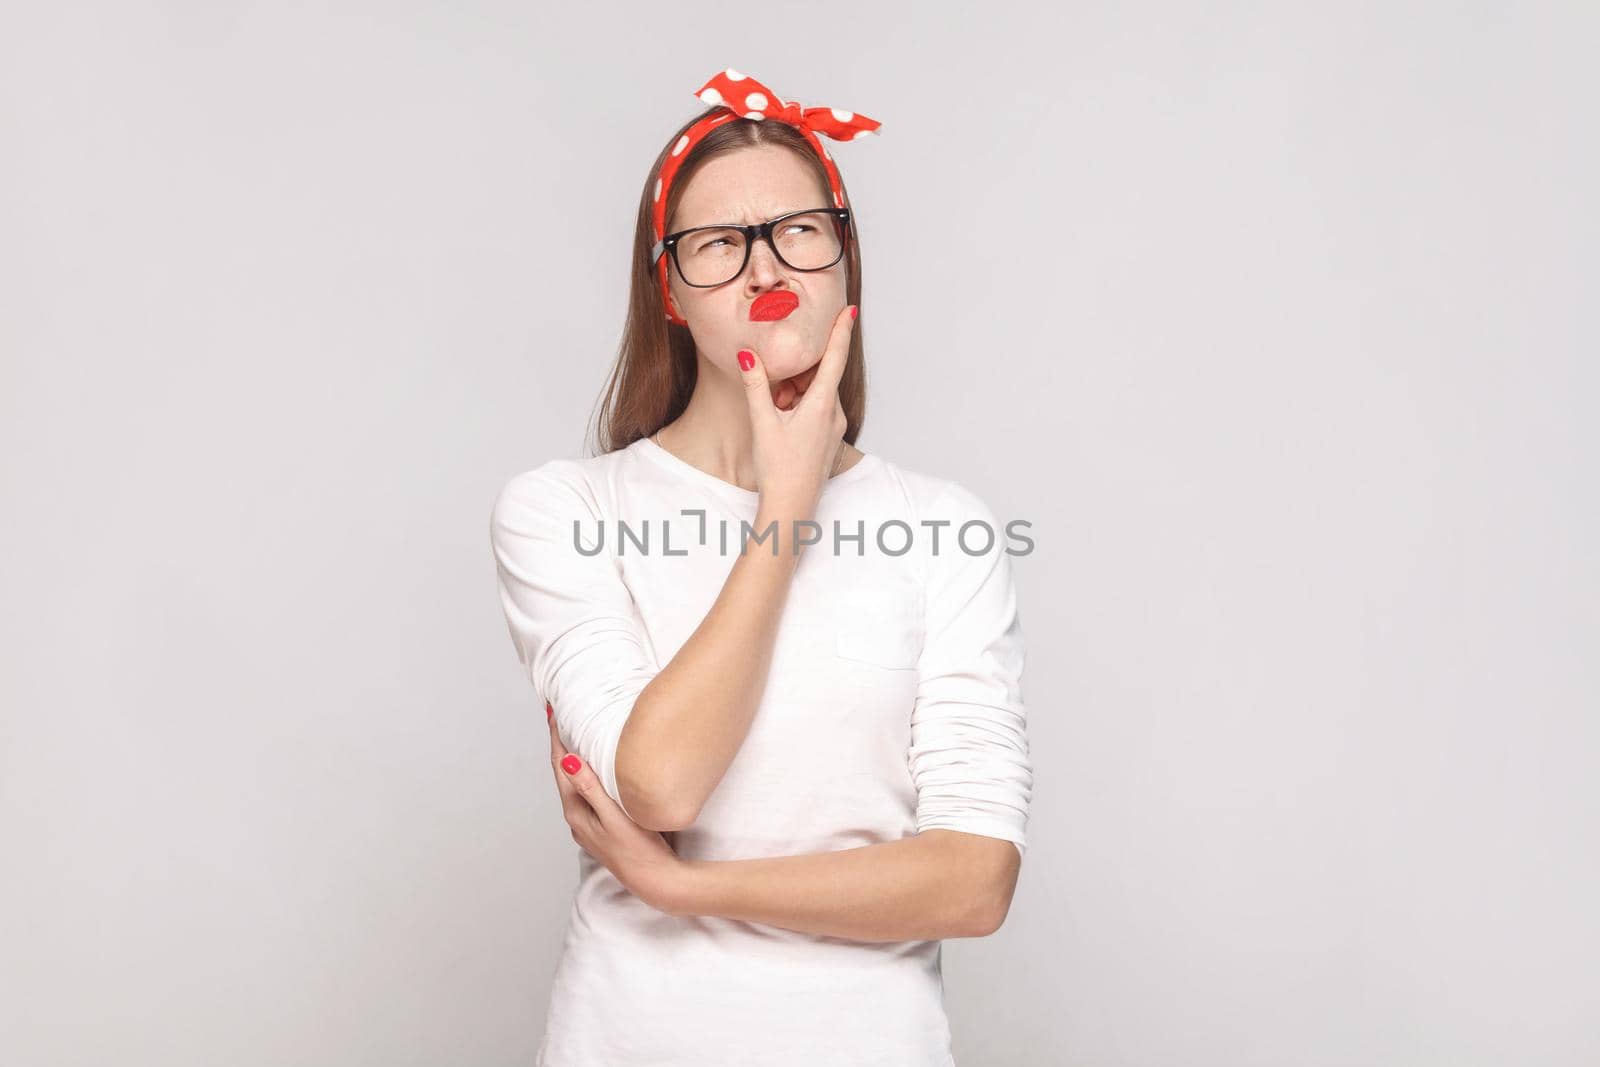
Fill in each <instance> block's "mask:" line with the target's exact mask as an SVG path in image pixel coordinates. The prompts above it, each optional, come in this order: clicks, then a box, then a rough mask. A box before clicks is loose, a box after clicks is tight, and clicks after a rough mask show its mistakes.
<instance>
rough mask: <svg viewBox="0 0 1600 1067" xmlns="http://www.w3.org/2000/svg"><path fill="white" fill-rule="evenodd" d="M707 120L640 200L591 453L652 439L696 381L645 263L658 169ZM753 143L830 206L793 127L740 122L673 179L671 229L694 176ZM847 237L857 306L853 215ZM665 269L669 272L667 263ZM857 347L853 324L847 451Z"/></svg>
mask: <svg viewBox="0 0 1600 1067" xmlns="http://www.w3.org/2000/svg"><path fill="white" fill-rule="evenodd" d="M704 114H705V113H702V114H701V115H696V116H695V117H694V118H692V119H690V120H689V121H688V122H685V123H684V124H683V125H682V126H681V127H679V128H678V130H677V131H676V132H674V133H673V135H672V136H671V137H669V138H667V142H666V144H665V145H664V146H663V147H662V149H661V153H660V155H658V156H657V157H656V162H655V165H654V166H653V167H651V168H650V173H649V175H648V176H647V177H646V178H645V182H644V190H643V191H642V192H641V193H640V195H639V217H638V221H637V222H636V224H635V225H634V231H633V277H632V282H631V286H630V292H629V295H628V318H627V321H626V323H625V324H624V326H623V333H622V345H621V347H620V348H619V350H618V352H617V360H616V363H615V364H613V366H612V368H611V376H610V379H609V380H608V381H607V382H606V388H605V392H604V393H603V394H602V396H601V398H600V403H599V405H598V408H597V414H598V418H597V420H596V422H595V425H594V429H593V438H592V440H593V443H594V445H595V447H596V449H597V452H596V454H603V453H607V452H614V451H616V450H617V449H619V448H626V447H627V446H628V445H631V444H632V443H633V442H635V441H637V440H638V439H639V438H641V437H648V436H649V435H651V434H653V433H655V432H656V431H657V430H659V429H660V428H661V427H663V426H665V425H666V424H667V423H669V422H671V421H672V420H673V419H675V418H677V417H678V416H679V415H680V414H682V412H683V410H684V408H685V407H687V406H688V404H689V397H690V395H691V394H692V393H693V392H694V385H695V378H696V376H697V374H698V373H699V367H698V365H697V364H696V362H695V346H694V337H693V336H692V335H691V334H690V333H689V328H688V327H687V326H679V325H677V324H675V323H671V322H668V321H667V309H666V306H665V303H664V301H663V298H662V293H661V283H660V279H659V276H658V275H657V273H656V266H655V264H654V263H652V262H651V261H650V248H651V246H652V245H654V244H655V230H654V228H653V226H652V224H651V209H652V208H653V207H654V203H653V201H652V200H651V197H652V195H653V193H654V191H655V184H656V178H657V177H658V176H659V175H660V173H661V165H662V164H663V163H665V162H666V160H667V158H668V149H669V148H670V147H671V146H672V145H674V144H676V143H677V141H678V138H679V137H680V136H682V135H683V134H684V133H685V132H686V131H687V130H688V129H689V127H690V126H692V125H694V124H695V123H696V122H698V121H699V120H700V119H701V118H702V117H703V116H704ZM756 145H778V146H781V147H783V148H787V149H789V150H790V151H792V152H794V153H795V155H797V156H798V157H799V158H800V159H801V160H802V161H803V162H804V163H805V164H806V165H807V166H808V167H810V168H811V171H812V172H813V173H814V174H815V175H816V179H817V184H818V188H819V189H820V190H821V192H822V194H823V201H824V202H825V203H829V204H831V203H832V200H833V197H832V193H831V190H830V188H829V185H828V173H827V171H826V170H825V169H824V167H823V165H822V160H821V159H819V158H818V157H817V154H816V150H815V149H813V148H812V147H811V145H810V143H809V142H808V141H806V139H805V138H804V137H803V136H802V135H801V134H800V132H799V131H798V130H797V129H795V128H794V127H793V126H791V125H789V124H788V123H786V122H779V121H775V120H756V119H745V118H739V119H734V120H733V121H731V122H725V123H723V124H722V125H720V126H717V127H715V128H714V129H712V130H711V132H710V133H708V134H707V135H706V136H705V137H704V138H702V139H701V140H700V142H699V143H698V144H696V145H695V147H694V149H693V151H692V152H690V154H689V156H688V157H687V158H685V159H684V161H683V164H682V166H681V167H680V168H679V170H678V173H677V175H676V176H675V177H674V178H673V180H672V187H671V188H670V189H668V190H667V215H666V217H667V220H668V229H669V231H670V228H671V220H672V216H673V213H674V211H676V209H677V205H678V201H679V200H680V199H681V198H682V195H683V191H684V190H685V189H686V188H688V185H689V180H690V179H691V178H692V177H694V175H695V172H696V171H698V170H699V169H700V168H701V167H702V166H704V165H705V164H706V163H707V162H708V161H709V160H712V159H715V158H716V157H717V156H721V155H726V154H727V153H729V152H736V151H738V150H740V149H742V148H749V147H753V146H756ZM839 185H840V188H841V189H843V190H844V206H845V207H849V206H850V193H849V190H848V189H845V188H844V178H843V176H841V177H840V179H839ZM849 236H850V240H849V248H848V249H847V250H846V251H845V269H846V272H847V273H846V281H845V294H846V297H845V298H846V300H847V302H848V303H851V304H855V305H857V306H859V305H860V303H861V249H860V241H859V240H858V237H857V227H856V219H855V216H854V215H852V216H851V218H850V231H849ZM668 254H669V255H670V253H668ZM668 269H669V270H670V269H672V268H671V265H670V264H669V265H668ZM862 349H863V346H862V343H861V329H860V326H859V325H857V327H856V328H855V329H854V330H853V331H852V332H851V335H850V353H849V358H848V360H847V361H846V363H845V368H844V374H843V375H842V376H841V377H840V379H839V402H840V404H841V405H842V406H843V407H844V413H845V418H846V421H847V425H846V428H845V432H844V439H845V440H846V441H848V442H849V443H850V444H852V445H854V444H855V443H856V437H857V436H858V435H859V434H860V433H861V424H862V422H863V421H864V420H865V418H866V404H867V400H866V373H865V369H864V367H863V365H862V359H863V354H862Z"/></svg>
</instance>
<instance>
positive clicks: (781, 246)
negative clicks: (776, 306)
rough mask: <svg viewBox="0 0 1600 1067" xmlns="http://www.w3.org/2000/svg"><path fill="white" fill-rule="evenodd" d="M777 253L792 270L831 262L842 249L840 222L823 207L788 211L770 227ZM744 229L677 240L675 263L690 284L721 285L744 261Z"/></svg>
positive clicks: (703, 232)
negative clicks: (800, 212) (811, 209)
mask: <svg viewBox="0 0 1600 1067" xmlns="http://www.w3.org/2000/svg"><path fill="white" fill-rule="evenodd" d="M772 243H773V244H774V245H775V246H776V247H777V251H778V256H779V257H780V258H781V259H782V260H783V261H784V262H785V263H787V264H788V265H789V266H790V267H793V268H794V269H795V270H821V269H822V268H823V267H827V266H831V265H832V264H833V263H834V262H835V261H837V260H838V259H839V257H840V254H841V252H842V251H843V250H844V226H843V224H842V223H840V221H839V219H838V218H837V217H836V216H833V215H830V214H828V213H827V212H826V211H813V212H805V213H803V214H799V215H791V216H790V217H789V218H786V219H784V220H783V221H782V222H780V223H778V224H777V225H776V226H774V227H773V228H772ZM744 257H745V235H744V231H742V230H736V229H732V228H731V227H730V228H726V229H724V228H720V227H717V228H712V229H707V230H696V231H694V232H693V233H690V234H685V235H684V236H683V237H682V238H681V239H680V240H679V241H678V266H679V269H681V270H682V271H683V280H684V281H686V282H688V283H689V284H690V285H700V286H711V285H721V284H722V283H723V282H726V281H729V280H731V279H732V278H733V277H734V276H735V275H737V274H738V273H739V269H740V268H741V267H742V266H743V265H744Z"/></svg>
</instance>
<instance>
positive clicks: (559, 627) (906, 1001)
mask: <svg viewBox="0 0 1600 1067" xmlns="http://www.w3.org/2000/svg"><path fill="white" fill-rule="evenodd" d="M759 502H760V494H759V493H756V492H753V491H751V490H747V489H742V488H740V487H739V486H736V485H732V484H730V483H728V482H725V481H723V480H722V479H720V478H717V477H716V476H714V475H712V474H709V473H707V472H705V471H702V470H700V469H699V468H697V467H694V466H692V465H691V464H689V463H687V462H685V461H684V460H682V459H679V458H678V457H677V456H675V455H673V454H672V453H670V452H668V451H666V450H665V449H664V448H662V447H661V446H660V445H658V444H656V443H655V442H654V441H652V440H650V439H649V438H643V439H640V440H638V441H636V442H634V443H633V444H632V445H629V446H628V447H626V448H623V449H618V450H616V451H614V452H611V453H608V454H606V455H602V456H596V457H593V458H587V459H578V460H574V459H554V460H551V461H549V462H547V463H545V464H544V465H543V466H541V467H538V468H535V469H533V470H530V471H526V472H524V473H522V474H519V475H517V476H515V477H514V478H512V479H511V480H510V481H509V482H508V483H507V484H506V485H505V487H504V488H503V489H502V490H501V492H500V494H499V496H498V497H497V498H496V500H495V504H494V509H493V514H492V517H491V523H490V526H491V543H492V547H493V550H494V554H495V561H496V566H497V571H498V574H499V582H500V596H501V605H502V607H503V608H504V611H505V615H506V619H507V622H508V623H509V625H510V629H511V637H512V640H513V642H514V643H515V646H516V650H517V655H518V657H519V659H520V660H521V662H522V664H523V666H524V668H525V669H526V670H527V672H528V675H529V678H530V680H531V681H532V683H533V686H534V689H535V690H536V693H537V695H538V697H539V707H540V710H541V711H542V710H543V704H544V702H545V701H549V702H550V704H551V705H552V706H553V707H554V708H555V719H556V724H557V729H558V731H559V733H560V736H561V739H562V742H563V744H565V745H566V747H567V748H568V749H569V750H570V751H572V752H575V753H577V754H578V755H579V756H580V757H582V758H583V760H584V761H585V762H586V763H588V764H589V765H590V766H592V767H593V768H594V769H595V772H596V773H597V774H598V775H599V778H600V781H601V782H602V783H603V785H604V786H605V789H606V792H607V793H609V794H610V795H611V797H612V798H613V799H615V800H617V801H618V803H619V804H620V803H621V798H620V796H619V795H618V792H617V780H616V752H617V741H618V738H619V737H620V736H621V734H622V728H623V724H624V722H625V721H626V720H627V717H628V714H629V712H630V711H631V710H632V707H633V703H634V701H635V699H637V697H638V695H639V692H640V690H642V689H643V688H644V686H645V684H646V683H647V682H649V680H650V679H651V678H652V677H654V676H655V674H656V673H657V671H658V670H659V669H660V667H661V666H662V665H664V664H666V663H669V662H671V660H672V657H673V656H674V655H675V654H676V653H677V651H678V649H679V648H681V647H682V646H683V644H684V642H685V641H687V640H688V638H689V636H690V635H691V634H692V633H693V632H694V630H695V628H696V627H698V626H699V625H700V623H701V621H702V620H703V619H704V618H705V615H706V613H707V611H709V610H710V608H711V606H712V604H713V602H714V601H715V600H716V598H717V596H718V594H719V593H720V592H721V589H722V586H723V584H724V582H725V581H726V580H727V577H728V572H729V570H730V569H731V568H732V567H733V564H734V562H735V561H736V560H737V559H738V552H739V546H740V544H741V543H742V535H743V534H744V533H745V532H746V531H747V530H749V531H751V532H750V534H749V539H750V543H749V545H748V547H747V548H746V551H749V552H768V553H770V552H771V551H772V542H771V539H770V538H769V539H768V541H766V542H764V543H761V542H756V541H755V540H754V538H755V537H756V536H758V535H759V534H760V533H761V531H759V530H753V524H754V522H755V519H756V512H757V507H758V505H759ZM683 509H702V510H703V512H704V514H703V515H700V514H688V515H685V514H682V511H683ZM574 520H577V524H578V525H577V529H578V537H579V539H580V540H581V543H582V545H583V547H584V549H585V550H595V549H596V545H597V540H598V539H599V538H601V537H602V536H603V539H604V540H603V544H601V545H600V547H599V548H598V550H595V551H593V554H585V552H584V551H580V550H579V548H578V546H577V545H575V543H574ZM619 520H620V522H621V525H622V526H625V527H626V531H623V530H621V529H620V528H619ZM896 520H897V521H896ZM939 520H948V525H943V526H937V525H924V523H937V522H938V521H939ZM974 520H978V521H977V522H974ZM814 521H815V522H816V523H817V527H816V528H812V527H802V531H801V532H802V535H803V536H808V537H813V538H820V539H819V540H817V541H815V543H812V544H811V545H810V546H809V547H807V548H806V549H805V550H804V552H803V554H802V556H801V558H800V562H799V563H798V565H797V566H796V569H795V573H794V577H793V580H792V584H791V586H790V590H789V595H788V600H787V601H786V603H785V606H784V609H783V616H782V619H781V621H780V623H779V629H778V633H777V637H776V640H775V643H774V647H773V653H772V660H771V667H770V670H769V673H768V676H767V682H766V687H765V689H764V691H763V693H762V697H761V703H760V706H759V707H758V708H757V709H756V711H755V715H754V718H753V720H752V723H751V726H750V730H749V732H748V734H747V735H746V737H745V740H744V742H743V745H742V746H741V748H740V750H739V753H738V755H737V756H736V757H735V758H734V760H733V763H732V764H731V765H730V766H729V768H728V771H727V773H726V774H725V775H724V776H723V778H722V781H721V782H720V783H718V785H717V787H716V789H715V791H714V792H713V793H712V794H711V796H710V797H709V799H708V800H707V802H706V803H705V805H704V806H703V808H702V809H701V811H700V815H699V818H698V819H697V820H696V822H695V823H694V824H693V825H692V826H689V827H687V828H685V829H682V830H679V831H677V832H676V833H675V834H673V835H669V837H668V840H669V841H671V842H672V845H673V848H674V851H676V852H677V854H678V855H679V856H682V857H685V858H692V859H705V860H733V859H749V858H755V857H769V856H789V855H797V854H801V853H812V852H831V851H838V850H841V849H848V848H856V847H858V846H863V845H871V844H875V843H878V842H882V841H893V840H897V839H900V838H903V837H908V836H911V835H913V834H916V833H919V832H921V831H923V830H927V829H932V828H936V827H940V828H947V829H951V830H962V831H966V832H967V833H973V834H982V835H986V836H990V837H996V838H1003V839H1005V840H1008V841H1012V842H1014V843H1015V844H1016V847H1017V849H1018V850H1019V851H1025V850H1026V840H1025V838H1024V830H1025V828H1026V824H1027V816H1028V807H1029V801H1030V798H1031V795H1032V785H1033V776H1032V767H1031V763H1030V760H1029V755H1028V740H1027V731H1026V714H1025V710H1024V707H1023V702H1022V694H1021V688H1020V680H1021V675H1022V669H1023V643H1022V631H1021V626H1020V622H1019V619H1018V612H1017V604H1016V595H1015V590H1014V588H1013V584H1012V571H1011V561H1010V557H1009V555H1008V553H1007V548H1008V547H1009V548H1010V549H1011V550H1013V551H1018V552H1020V551H1025V550H1026V547H1027V544H1028V542H1027V540H1026V535H1025V534H1017V535H1008V531H1007V529H1006V528H1005V526H1004V525H1003V524H1002V523H1001V522H1000V521H999V520H997V519H996V518H995V516H994V514H993V513H992V512H991V511H990V510H989V509H988V508H987V507H986V506H985V505H984V503H983V502H982V501H981V500H980V499H979V498H978V497H977V496H976V495H974V494H973V493H972V492H970V491H969V490H967V489H966V488H965V487H963V486H961V485H960V484H958V483H956V482H953V481H950V480H948V479H942V478H936V477H933V476H930V475H926V474H921V473H918V472H915V471H910V470H906V469H904V468H901V467H899V466H897V465H896V464H893V463H891V462H889V461H888V460H885V459H883V458H881V457H879V456H877V455H876V454H874V453H867V454H865V455H864V456H863V458H862V459H861V460H859V461H858V462H857V463H856V465H855V466H853V467H851V468H850V469H849V470H847V471H845V472H843V473H842V474H839V475H836V476H834V477H833V478H831V479H830V480H828V481H827V482H826V483H825V484H824V487H823V490H822V495H821V498H820V500H819V501H818V504H817V510H816V513H815V515H814ZM963 524H970V525H968V526H967V527H966V528H965V529H963ZM782 525H783V526H784V527H788V526H789V525H790V524H789V523H784V524H782ZM986 527H987V528H986ZM790 532H791V531H790V529H788V528H784V529H782V530H781V531H780V533H781V536H782V537H783V543H782V546H781V547H782V550H784V551H787V548H788V544H789V535H790ZM836 533H837V540H836ZM702 534H703V536H702ZM935 534H937V542H936V547H935ZM702 542H703V543H702ZM836 544H837V552H836V551H835V545H836ZM986 548H987V551H985V549H986ZM941 945H942V942H940V941H936V940H935V941H900V942H864V941H855V940H851V939H847V938H841V937H832V936H820V935H815V934H809V933H802V932H798V931H792V930H785V929H782V928H779V927H775V926H769V925H765V924H762V923H752V922H744V921H736V920H731V919H725V918H720V917H705V916H694V917H687V918H674V917H672V916H669V915H666V914H665V913H663V912H660V911H657V910H656V909H654V908H652V907H650V906H649V905H647V904H645V903H644V902H643V901H641V900H640V899H638V898H637V897H635V896H634V895H633V894H632V893H630V892H628V891H627V890H626V889H625V888H623V886H622V884H621V883H620V882H618V881H617V880H616V878H615V877H613V876H612V874H611V872H610V871H608V870H607V869H606V868H605V867H604V866H602V865H600V864H599V863H598V862H597V861H596V860H595V859H594V858H593V857H592V856H590V855H589V854H588V853H587V852H584V851H582V850H581V849H580V850H578V884H577V888H576V894H575V897H574V899H573V903H572V910H571V913H570V915H569V919H568V924H567V931H566V942H565V945H564V947H563V950H562V954H561V958H560V961H559V963H558V964H557V967H556V971H555V980H554V987H553V991H552V995H551V1000H550V1004H549V1009H548V1014H547V1018H546V1031H545V1037H544V1043H543V1045H542V1046H541V1048H540V1052H539V1058H538V1061H537V1062H538V1064H539V1065H541V1067H646V1065H648V1067H679V1065H682V1067H691V1065H693V1067H717V1065H722V1064H727V1065H734V1064H737V1065H739V1067H750V1065H753V1064H760V1065H762V1067H785V1065H789V1064H794V1065H797V1067H798V1065H804V1067H817V1065H819V1064H829V1065H834V1067H845V1065H859V1067H866V1065H874V1067H879V1065H881V1067H890V1065H893V1067H948V1065H950V1064H953V1063H954V1060H953V1059H952V1057H951V1054H950V1032H949V1026H948V1023H947V1021H946V1017H945V1013H944V1005H943V977H942V973H941V970H940V948H941Z"/></svg>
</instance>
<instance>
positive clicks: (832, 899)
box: [672, 831, 989, 941]
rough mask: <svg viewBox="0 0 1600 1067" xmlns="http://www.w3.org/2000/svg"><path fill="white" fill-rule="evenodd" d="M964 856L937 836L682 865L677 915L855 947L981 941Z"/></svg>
mask: <svg viewBox="0 0 1600 1067" xmlns="http://www.w3.org/2000/svg"><path fill="white" fill-rule="evenodd" d="M961 848H962V845H961V843H960V842H959V841H958V840H954V839H952V837H951V836H950V835H948V834H945V833H942V832H939V831H933V832H929V833H926V834H922V835H918V836H915V837H907V838H902V839H900V840H898V841H885V842H882V843H880V844H875V845H864V846H861V847H859V848H850V849H844V850H842V851H837V852H821V853H814V854H809V855H801V856H777V857H772V858H763V859H749V860H684V861H681V867H680V868H679V873H680V875H681V877H680V880H679V882H678V884H677V887H676V889H675V891H674V894H673V900H672V910H673V911H674V913H675V914H679V915H710V916H717V917H721V918H725V919H743V920H745V921H748V922H759V923H765V924H767V925H769V926H779V927H782V928H784V929H786V930H798V931H801V932H803V933H810V934H824V935H831V936H834V937H845V938H850V939H852V940H856V941H911V940H937V939H943V938H952V937H979V936H982V935H983V934H984V933H986V932H987V929H988V926H987V922H988V915H989V908H988V907H987V906H986V905H987V901H986V898H985V897H984V894H983V890H982V883H980V882H978V881H976V880H975V879H974V877H973V876H972V875H971V874H970V873H969V872H970V869H971V866H972V865H971V864H970V863H968V862H967V861H966V857H963V856H962V855H961V853H960V850H961Z"/></svg>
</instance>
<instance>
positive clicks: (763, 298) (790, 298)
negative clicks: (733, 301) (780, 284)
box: [750, 289, 800, 322]
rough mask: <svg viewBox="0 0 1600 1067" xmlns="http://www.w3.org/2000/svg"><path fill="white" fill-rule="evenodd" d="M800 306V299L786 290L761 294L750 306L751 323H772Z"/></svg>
mask: <svg viewBox="0 0 1600 1067" xmlns="http://www.w3.org/2000/svg"><path fill="white" fill-rule="evenodd" d="M799 306H800V298H799V297H798V296H795V295H794V294H793V293H791V292H790V291H789V290H787V289H778V290H776V291H774V292H770V293H762V294H761V295H760V296H758V297H756V299H755V303H753V304H751V305H750V321H751V322H773V321H775V320H777V319H781V318H785V317H786V316H787V315H788V314H789V312H791V311H793V310H794V309H795V308H797V307H799Z"/></svg>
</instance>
